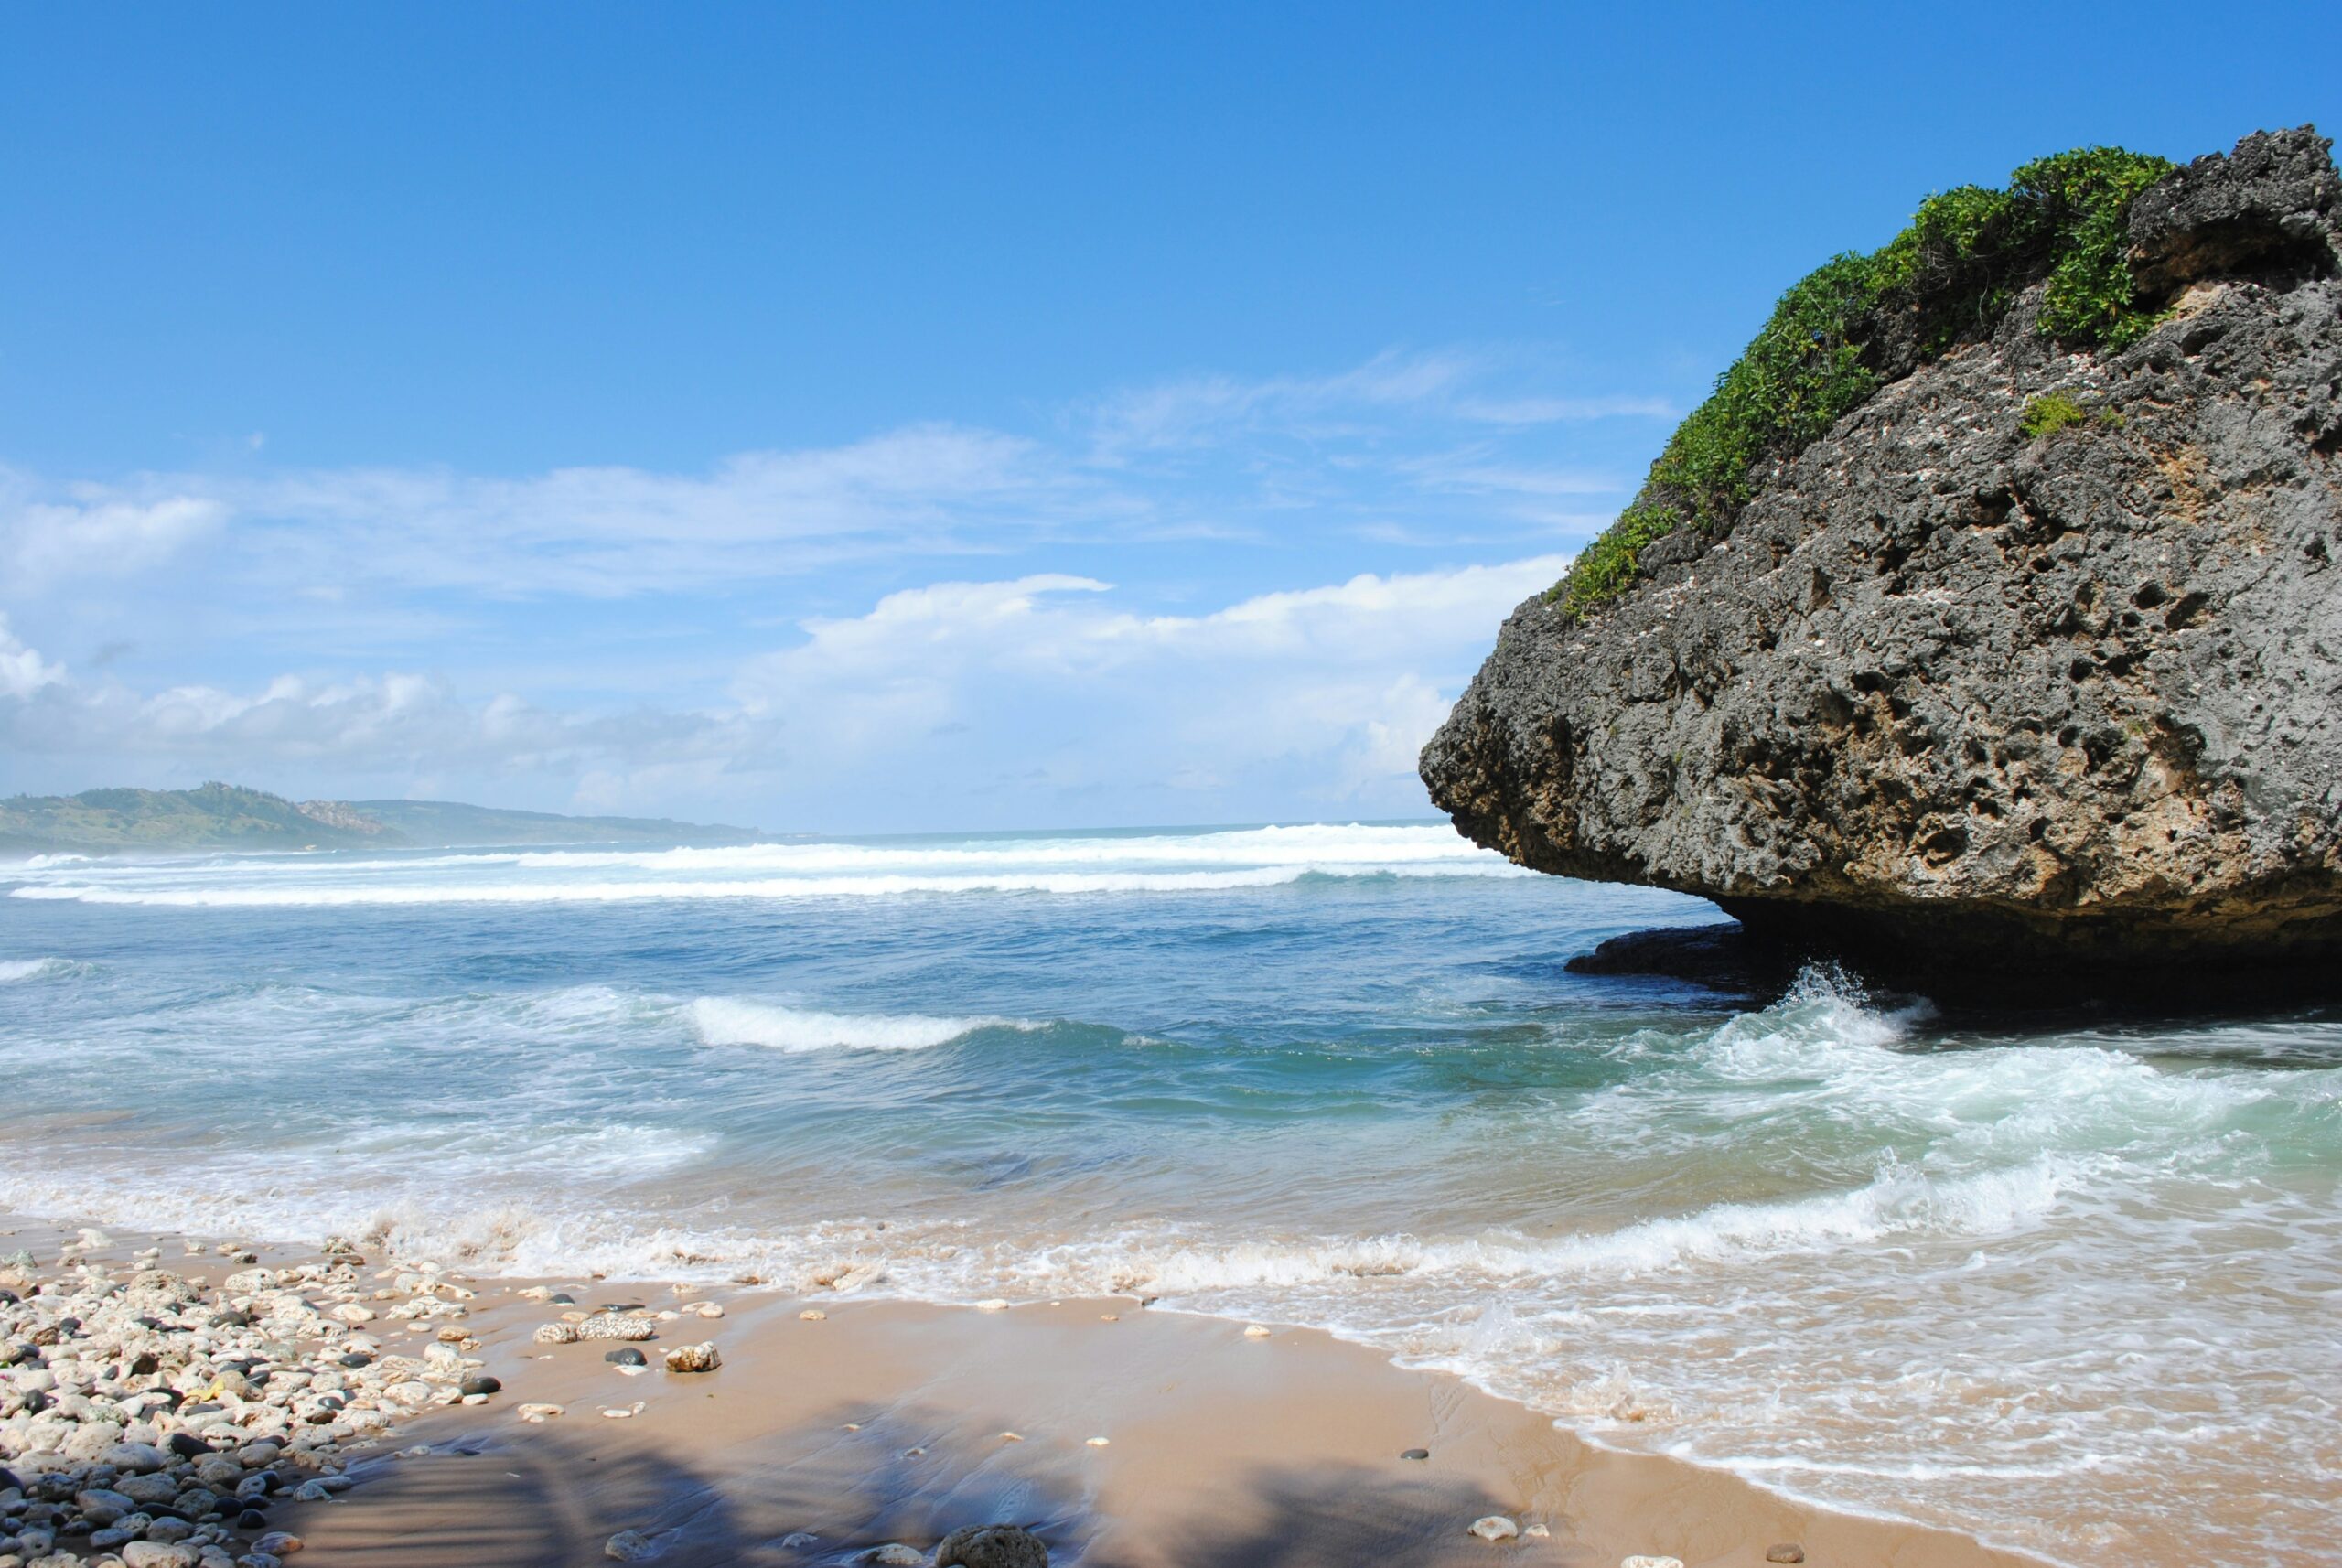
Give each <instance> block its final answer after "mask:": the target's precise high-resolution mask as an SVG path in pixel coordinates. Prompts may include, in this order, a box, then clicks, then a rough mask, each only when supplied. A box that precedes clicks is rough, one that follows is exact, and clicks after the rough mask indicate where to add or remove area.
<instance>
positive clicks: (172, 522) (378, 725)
mask: <svg viewBox="0 0 2342 1568" xmlns="http://www.w3.org/2000/svg"><path fill="white" fill-rule="evenodd" d="M1671 412H1672V410H1671V408H1670V406H1669V405H1668V404H1667V403H1664V402H1663V401H1661V400H1659V399H1655V398H1649V397H1643V396H1638V395H1631V394H1613V393H1606V392H1599V391H1595V392H1574V391H1571V392H1556V391H1554V390H1552V388H1551V387H1550V386H1543V385H1538V384H1534V383H1533V381H1532V382H1531V384H1527V385H1524V384H1522V378H1521V376H1520V374H1519V367H1518V366H1512V365H1508V364H1507V363H1506V362H1505V361H1504V360H1501V359H1500V358H1499V357H1494V356H1488V355H1482V354H1468V353H1461V352H1452V353H1428V354H1402V353H1390V354H1385V355H1381V356H1379V357H1377V358H1375V359H1373V360H1369V361H1368V362H1366V363H1364V364H1362V365H1359V366H1356V367H1354V368H1352V369H1350V370H1348V371H1341V372H1338V373H1335V374H1331V375H1325V376H1317V377H1300V376H1292V377H1278V378H1273V379H1268V380H1260V381H1241V380H1237V379H1234V378H1229V377H1220V376H1198V377H1193V378H1188V379H1184V380H1179V381H1171V382H1166V383H1164V384H1160V385H1156V386H1152V387H1146V388H1141V389H1135V390H1131V391H1125V392H1115V393H1112V394H1108V395H1103V396H1101V397H1099V398H1097V399H1095V400H1092V401H1090V402H1086V403H1081V404H1080V405H1078V406H1074V407H1071V408H1066V409H1059V410H1055V411H1047V412H1045V413H1043V414H1042V415H1041V416H1039V417H1037V419H1036V420H1035V421H1034V424H1033V428H1031V429H1029V430H1026V431H1021V432H1008V431H1002V430H994V429H983V428H975V427H972V426H967V425H959V424H943V423H925V424H912V425H907V426H903V427H900V428H897V429H893V430H888V431H883V432H879V433H876V434H874V435H868V436H866V437H864V438H862V439H858V440H854V441H851V442H848V443H845V444H843V445H838V446H829V447H820V448H800V449H785V448H784V449H774V450H767V451H757V452H748V453H742V454H739V455H736V456H731V457H728V458H726V459H725V460H723V461H720V462H718V463H715V464H714V465H713V466H712V467H708V468H707V469H705V470H704V471H702V472H698V473H674V472H658V471H650V470H646V469H642V468H637V467H625V466H619V465H610V466H599V467H572V468H564V469H558V470H553V471H548V472H540V473H535V474H526V475H521V476H517V477H516V476H496V475H483V474H473V473H464V472H458V471H456V470H454V469H451V468H437V467H348V468H336V469H311V470H298V469H291V468H281V467H267V466H262V465H257V464H253V463H241V464H236V465H232V466H223V467H217V468H213V469H210V470H202V469H190V470H187V471H179V472H148V473H134V474H126V475H118V476H113V477H110V478H98V479H92V478H56V477H53V476H46V475H37V474H33V473H28V472H26V471H23V470H21V469H8V470H0V563H5V582H6V584H7V589H6V592H5V594H0V743H5V745H4V746H0V750H5V756H6V758H7V761H6V765H5V766H6V769H7V772H8V774H9V775H10V777H8V778H7V779H5V784H6V785H7V787H9V788H11V789H24V790H66V789H80V788H86V787H89V786H91V785H94V784H100V783H114V782H137V783H146V784H155V785H165V784H167V785H174V786H178V785H185V784H188V783H192V782H195V781H198V780H199V779H206V778H213V777H222V778H229V779H235V780H238V781H241V782H249V783H253V784H257V785H260V786H263V787H265V788H272V789H280V790H283V791H285V792H286V793H290V794H295V795H304V796H307V795H331V796H366V795H402V794H406V795H448V796H458V797H464V798H470V799H478V800H488V801H492V802H495V803H501V804H513V805H525V806H537V807H544V808H550V809H556V810H558V809H577V810H592V811H619V810H628V811H660V812H668V813H673V814H681V815H701V816H722V817H725V818H728V819H731V820H746V821H749V822H756V823H757V824H759V825H762V826H766V827H768V828H775V829H790V828H798V827H813V828H826V829H836V830H845V831H852V830H856V829H860V830H866V831H887V830H920V829H951V828H963V827H965V828H982V827H987V826H1009V825H1026V826H1029V825H1050V824H1063V825H1069V826H1086V825H1111V824H1115V823H1140V822H1202V821H1236V820H1262V819H1276V818H1286V819H1290V818H1296V817H1313V816H1325V815H1354V816H1369V817H1373V816H1403V815H1413V814H1419V813H1421V812H1423V811H1425V810H1426V804H1425V801H1424V799H1423V792H1422V789H1421V786H1420V784H1419V783H1418V782H1417V781H1416V779H1415V778H1414V771H1413V769H1414V755H1415V752H1416V751H1417V750H1418V749H1419V748H1420V746H1422V744H1423V741H1424V739H1426V738H1427V737H1428V736H1429V735H1430V733H1431V731H1432V729H1433V728H1434V727H1435V726H1436V725H1437V724H1438V722H1439V721H1440V719H1441V718H1442V717H1443V716H1444V715H1445V713H1446V710H1447V708H1448V706H1449V705H1450V704H1451V703H1453V701H1454V699H1455V697H1456V694H1457V693H1458V692H1459V691H1460V690H1461V687H1462V684H1463V682H1465V681H1466V679H1468V677H1469V675H1470V672H1471V671H1472V670H1473V669H1474V668H1475V667H1476V666H1477V662H1478V660H1479V658H1480V657H1481V656H1482V654H1484V653H1485V651H1486V650H1487V648H1488V645H1489V643H1490V641H1491V640H1492V639H1493V637H1494V633H1495V629H1496V627H1497V625H1498V624H1499V621H1500V620H1501V619H1502V618H1503V617H1504V615H1505V614H1506V613H1507V612H1509V610H1510V609H1511V607H1513V606H1514V605H1516V604H1518V603H1519V602H1520V600H1521V599H1522V598H1523V597H1525V596H1528V595H1530V594H1531V593H1534V592H1536V591H1538V590H1540V589H1542V587H1544V586H1545V585H1548V584H1550V583H1551V582H1552V580H1553V579H1554V578H1555V577H1556V576H1557V575H1559V574H1560V572H1561V571H1562V569H1563V566H1564V565H1565V564H1567V560H1568V551H1569V549H1570V548H1571V547H1572V545H1573V544H1574V542H1576V541H1578V540H1580V539H1582V538H1583V537H1585V535H1586V534H1588V533H1590V532H1592V531H1594V530H1595V529H1596V528H1598V527H1600V526H1601V525H1602V523H1603V522H1605V521H1606V520H1607V518H1608V516H1609V515H1610V513H1611V512H1612V511H1613V510H1615V508H1616V506H1617V503H1618V500H1619V499H1620V492H1621V491H1622V490H1623V489H1624V488H1625V487H1626V483H1627V480H1626V478H1624V476H1625V475H1627V474H1629V473H1631V472H1632V469H1633V465H1632V464H1631V462H1626V461H1621V460H1619V452H1620V450H1621V449H1622V448H1625V449H1632V448H1634V447H1638V446H1648V445H1649V444H1650V443H1651V442H1653V441H1654V440H1655V438H1656V432H1655V431H1654V428H1653V422H1654V421H1655V420H1662V419H1664V418H1666V417H1667V416H1669V415H1670V414H1671ZM1661 428H1663V426H1662V427H1661ZM1344 563H1359V567H1360V569H1356V570H1349V571H1339V572H1334V571H1329V570H1328V569H1327V568H1328V564H1336V565H1338V564H1344ZM1368 563H1371V564H1372V565H1371V566H1368V565H1367V564H1368Z"/></svg>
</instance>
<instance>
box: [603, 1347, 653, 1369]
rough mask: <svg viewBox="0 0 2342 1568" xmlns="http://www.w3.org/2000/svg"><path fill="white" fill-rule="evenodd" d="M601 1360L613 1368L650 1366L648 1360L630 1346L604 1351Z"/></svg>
mask: <svg viewBox="0 0 2342 1568" xmlns="http://www.w3.org/2000/svg"><path fill="white" fill-rule="evenodd" d="M602 1359H603V1360H605V1361H607V1362H608V1363H609V1364H610V1365H611V1366H613V1367H647V1366H649V1365H650V1358H649V1357H647V1356H645V1355H644V1354H643V1353H642V1352H641V1351H639V1350H638V1349H636V1348H634V1347H633V1346H631V1345H628V1346H626V1347H624V1348H620V1349H617V1350H608V1351H605V1352H603V1355H602Z"/></svg>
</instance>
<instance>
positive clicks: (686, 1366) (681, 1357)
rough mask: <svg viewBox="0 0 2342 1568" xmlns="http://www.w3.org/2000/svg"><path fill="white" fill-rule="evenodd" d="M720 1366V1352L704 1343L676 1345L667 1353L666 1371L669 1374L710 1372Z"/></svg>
mask: <svg viewBox="0 0 2342 1568" xmlns="http://www.w3.org/2000/svg"><path fill="white" fill-rule="evenodd" d="M722 1365H724V1357H723V1354H722V1352H720V1351H718V1350H717V1349H716V1348H715V1347H714V1345H713V1344H709V1343H705V1342H703V1343H701V1344H697V1345H678V1346H676V1347H675V1348H673V1349H671V1350H670V1351H668V1352H667V1369H668V1370H669V1371H671V1372H712V1371H714V1370H715V1369H716V1368H718V1367H720V1366H722Z"/></svg>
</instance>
